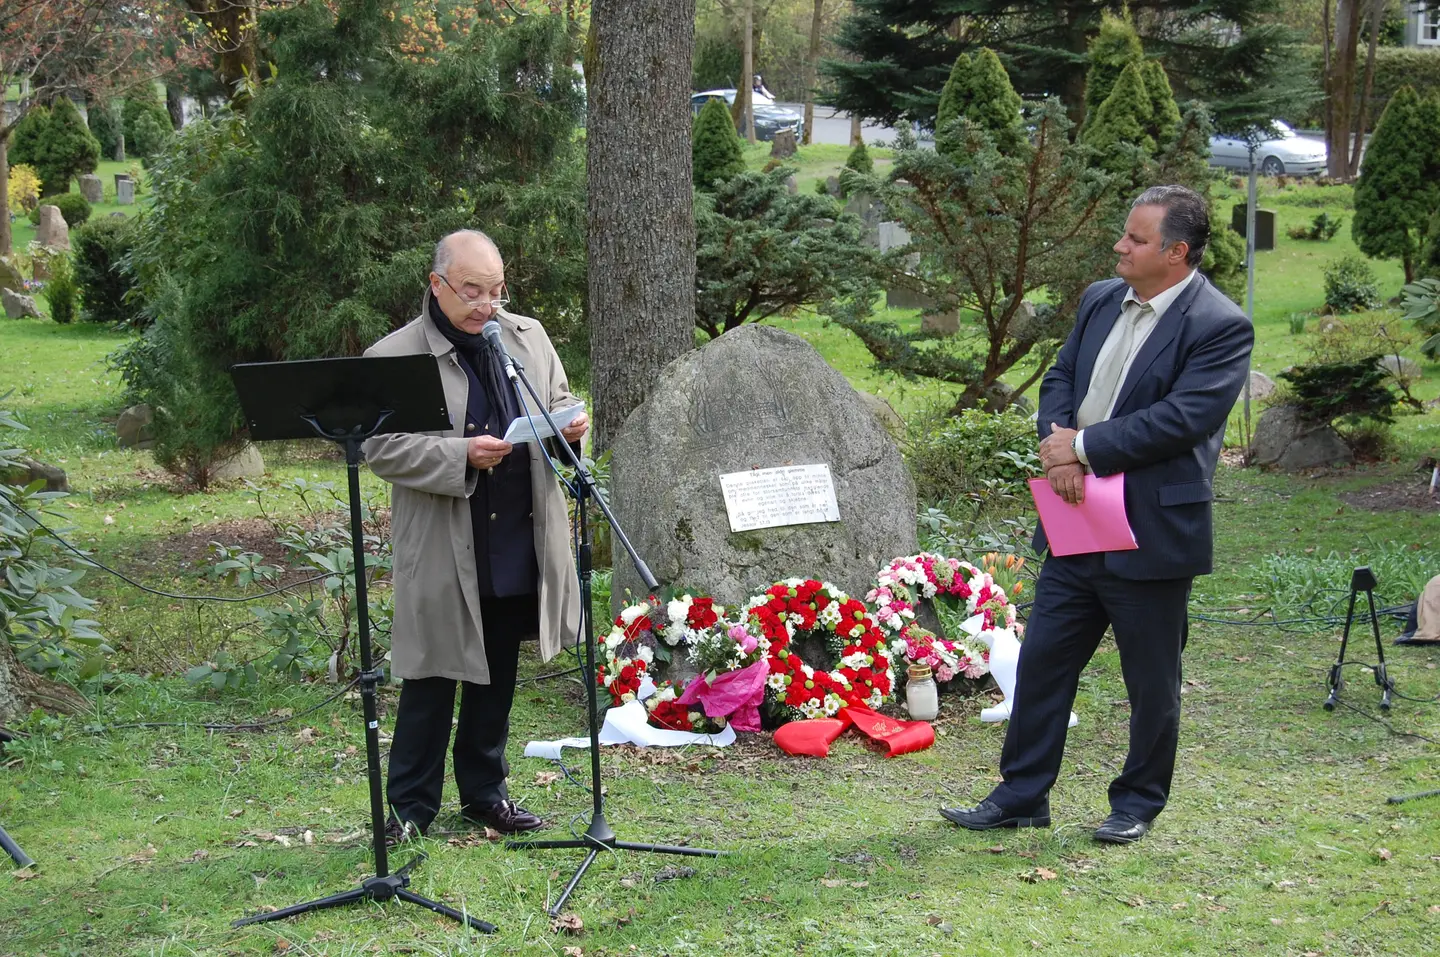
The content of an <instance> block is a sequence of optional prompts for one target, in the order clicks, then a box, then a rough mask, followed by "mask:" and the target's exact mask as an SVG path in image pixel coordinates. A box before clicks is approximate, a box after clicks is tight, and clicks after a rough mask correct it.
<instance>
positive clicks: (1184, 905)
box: [1170, 901, 1190, 910]
mask: <svg viewBox="0 0 1440 957" xmlns="http://www.w3.org/2000/svg"><path fill="white" fill-rule="evenodd" d="M1189 906H1190V905H1189V904H1187V903H1185V902H1184V901H1176V902H1175V903H1174V904H1171V905H1170V909H1171V910H1184V909H1185V908H1187V907H1189Z"/></svg>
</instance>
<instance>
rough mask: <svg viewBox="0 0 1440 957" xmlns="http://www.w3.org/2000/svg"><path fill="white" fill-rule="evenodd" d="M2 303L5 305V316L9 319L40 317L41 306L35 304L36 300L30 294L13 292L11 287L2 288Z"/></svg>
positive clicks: (0, 296) (0, 295) (0, 293)
mask: <svg viewBox="0 0 1440 957" xmlns="http://www.w3.org/2000/svg"><path fill="white" fill-rule="evenodd" d="M0 303H3V304H4V306H5V318H7V319H26V318H29V319H39V318H41V316H40V308H39V307H38V306H36V305H35V300H34V299H33V298H31V297H30V296H26V295H22V294H21V293H18V292H12V291H11V290H9V289H0Z"/></svg>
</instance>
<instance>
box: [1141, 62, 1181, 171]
mask: <svg viewBox="0 0 1440 957" xmlns="http://www.w3.org/2000/svg"><path fill="white" fill-rule="evenodd" d="M1140 78H1141V79H1142V80H1144V81H1145V92H1146V93H1147V94H1149V96H1150V123H1149V125H1148V126H1147V127H1146V128H1145V132H1147V133H1148V134H1149V135H1150V138H1151V139H1153V140H1154V141H1155V146H1156V148H1157V149H1164V148H1165V147H1167V146H1169V145H1170V144H1171V143H1173V142H1174V141H1175V136H1176V134H1177V133H1178V132H1179V129H1180V107H1179V106H1178V105H1176V103H1175V93H1174V91H1173V90H1171V88H1170V77H1169V76H1167V75H1166V73H1165V68H1164V67H1163V66H1161V65H1160V61H1159V60H1145V61H1143V62H1142V63H1141V64H1140Z"/></svg>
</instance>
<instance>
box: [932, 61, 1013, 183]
mask: <svg viewBox="0 0 1440 957" xmlns="http://www.w3.org/2000/svg"><path fill="white" fill-rule="evenodd" d="M1020 105H1021V101H1020V94H1018V93H1016V92H1015V88H1014V87H1013V86H1011V84H1010V77H1009V75H1008V74H1007V73H1006V72H1005V67H1004V66H1002V65H1001V63H1000V58H999V57H998V56H996V55H995V51H993V50H990V49H987V48H985V47H981V48H980V49H979V50H977V51H975V52H974V53H973V54H970V53H962V54H960V55H959V56H958V57H956V58H955V65H954V66H953V67H951V69H950V78H949V79H948V80H946V81H945V87H944V89H943V90H941V92H940V105H939V107H938V108H937V111H936V114H935V149H936V150H937V151H938V152H941V153H944V154H946V155H948V156H951V157H952V158H955V159H958V158H959V155H958V154H960V153H963V151H964V148H965V145H964V144H965V137H964V134H963V131H962V130H960V129H959V128H958V127H957V125H956V124H957V123H958V121H960V120H961V119H966V120H969V121H970V122H971V123H974V124H976V125H977V126H979V127H980V128H981V129H983V130H985V131H986V132H988V133H989V134H990V135H991V136H992V137H994V140H995V146H996V148H997V149H999V150H1000V152H1001V153H1004V154H1009V153H1011V152H1013V151H1014V150H1015V149H1016V148H1017V147H1018V146H1019V145H1020V143H1021V142H1022V141H1023V140H1024V133H1025V128H1024V126H1023V125H1022V124H1021V119H1020Z"/></svg>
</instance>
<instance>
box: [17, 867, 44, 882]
mask: <svg viewBox="0 0 1440 957" xmlns="http://www.w3.org/2000/svg"><path fill="white" fill-rule="evenodd" d="M12 876H13V877H14V878H15V879H16V880H17V881H33V880H34V879H35V878H37V877H39V876H40V872H39V871H37V870H35V868H33V867H22V868H20V870H18V871H16V872H15V873H14V874H13V875H12Z"/></svg>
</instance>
